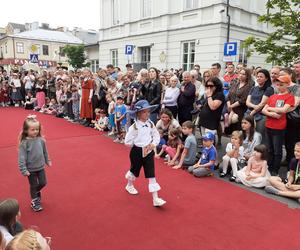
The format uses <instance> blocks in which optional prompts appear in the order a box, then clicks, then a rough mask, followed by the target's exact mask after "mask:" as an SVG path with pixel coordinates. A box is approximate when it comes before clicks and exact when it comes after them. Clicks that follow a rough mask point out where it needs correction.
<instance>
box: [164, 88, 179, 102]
mask: <svg viewBox="0 0 300 250" xmlns="http://www.w3.org/2000/svg"><path fill="white" fill-rule="evenodd" d="M179 94H180V90H179V88H177V87H174V88H172V87H167V88H166V92H165V96H164V100H163V101H162V103H163V104H165V105H166V106H177V99H178V96H179Z"/></svg>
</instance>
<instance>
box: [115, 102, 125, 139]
mask: <svg viewBox="0 0 300 250" xmlns="http://www.w3.org/2000/svg"><path fill="white" fill-rule="evenodd" d="M126 111H127V109H126V106H125V104H124V97H123V96H118V97H117V104H116V107H115V124H116V128H117V139H116V140H114V142H119V143H124V138H125V132H126V130H125V126H126Z"/></svg>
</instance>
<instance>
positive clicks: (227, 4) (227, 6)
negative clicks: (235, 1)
mask: <svg viewBox="0 0 300 250" xmlns="http://www.w3.org/2000/svg"><path fill="white" fill-rule="evenodd" d="M226 16H227V42H228V43H229V37H230V15H229V0H227V3H226Z"/></svg>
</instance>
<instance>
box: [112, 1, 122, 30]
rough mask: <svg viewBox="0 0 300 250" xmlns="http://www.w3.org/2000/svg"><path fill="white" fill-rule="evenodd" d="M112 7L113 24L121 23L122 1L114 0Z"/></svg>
mask: <svg viewBox="0 0 300 250" xmlns="http://www.w3.org/2000/svg"><path fill="white" fill-rule="evenodd" d="M111 5H112V7H111V11H112V13H111V16H112V25H118V24H119V23H120V14H119V9H120V3H119V0H112V4H111Z"/></svg>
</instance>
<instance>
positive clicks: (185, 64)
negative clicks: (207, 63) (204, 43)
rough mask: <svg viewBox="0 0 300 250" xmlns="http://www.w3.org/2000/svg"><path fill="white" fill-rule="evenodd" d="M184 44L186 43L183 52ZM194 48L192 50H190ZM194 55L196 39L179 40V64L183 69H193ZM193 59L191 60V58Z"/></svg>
mask: <svg viewBox="0 0 300 250" xmlns="http://www.w3.org/2000/svg"><path fill="white" fill-rule="evenodd" d="M185 44H187V46H188V47H187V52H185ZM192 48H194V51H192ZM195 55H196V41H195V40H190V41H182V42H181V65H182V69H183V70H184V71H189V70H191V69H193V67H194V65H195ZM185 56H187V60H186V62H185ZM192 59H193V60H192Z"/></svg>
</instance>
